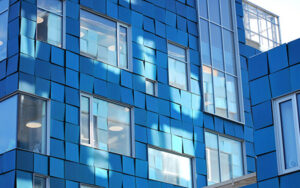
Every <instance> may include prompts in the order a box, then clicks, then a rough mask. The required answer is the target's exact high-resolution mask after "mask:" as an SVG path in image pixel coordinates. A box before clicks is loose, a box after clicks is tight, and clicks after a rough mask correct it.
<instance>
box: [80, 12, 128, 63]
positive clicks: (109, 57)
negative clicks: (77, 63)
mask: <svg viewBox="0 0 300 188" xmlns="http://www.w3.org/2000/svg"><path fill="white" fill-rule="evenodd" d="M116 27H117V24H116V23H115V22H113V21H110V20H108V19H105V18H102V17H100V16H97V15H94V14H92V13H89V12H86V11H83V10H80V52H81V53H83V54H86V55H88V56H91V57H94V58H96V59H98V60H99V61H102V62H104V63H108V64H111V65H114V66H117V48H116V46H117V39H116V36H117V29H116ZM123 32H124V31H123ZM123 37H124V33H123ZM123 46H124V45H123ZM120 48H121V46H120ZM123 49H124V48H123ZM124 50H125V49H124ZM124 50H123V51H124ZM123 58H124V57H123ZM123 64H124V60H123Z"/></svg>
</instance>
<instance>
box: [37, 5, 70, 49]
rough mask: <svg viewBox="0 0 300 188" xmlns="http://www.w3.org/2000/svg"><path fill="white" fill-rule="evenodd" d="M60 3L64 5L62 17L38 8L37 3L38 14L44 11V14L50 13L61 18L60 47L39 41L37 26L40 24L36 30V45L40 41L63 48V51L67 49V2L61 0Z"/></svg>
mask: <svg viewBox="0 0 300 188" xmlns="http://www.w3.org/2000/svg"><path fill="white" fill-rule="evenodd" d="M37 1H39V0H37ZM59 1H61V5H62V6H61V8H62V10H61V12H62V13H61V15H58V14H56V13H53V12H51V11H49V10H46V9H43V8H41V7H38V5H37V2H36V13H37V12H38V11H43V12H46V13H48V14H49V13H50V14H54V15H56V16H59V17H61V43H60V46H57V45H54V44H50V43H48V42H46V41H40V40H38V39H37V28H38V27H37V25H38V24H36V29H35V43H36V42H37V41H39V42H44V43H47V44H49V45H52V46H56V47H58V48H62V49H65V48H66V9H67V7H66V1H65V0H59ZM36 17H37V15H36Z"/></svg>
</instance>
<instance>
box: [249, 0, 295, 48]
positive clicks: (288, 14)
mask: <svg viewBox="0 0 300 188" xmlns="http://www.w3.org/2000/svg"><path fill="white" fill-rule="evenodd" d="M249 1H250V2H252V3H254V4H256V5H258V6H260V7H263V8H264V9H266V10H268V11H270V12H273V13H274V14H276V15H278V16H279V22H280V29H281V41H282V43H287V42H290V41H293V40H295V39H298V38H300V0H249Z"/></svg>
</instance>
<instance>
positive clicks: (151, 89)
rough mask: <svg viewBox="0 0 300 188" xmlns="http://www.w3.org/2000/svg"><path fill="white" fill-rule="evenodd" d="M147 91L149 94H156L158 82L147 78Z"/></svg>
mask: <svg viewBox="0 0 300 188" xmlns="http://www.w3.org/2000/svg"><path fill="white" fill-rule="evenodd" d="M145 82H146V93H147V94H149V95H154V96H156V82H155V81H153V80H149V79H146V81H145Z"/></svg>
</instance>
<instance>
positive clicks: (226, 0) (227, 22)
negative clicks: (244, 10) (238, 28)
mask: <svg viewBox="0 0 300 188" xmlns="http://www.w3.org/2000/svg"><path fill="white" fill-rule="evenodd" d="M231 1H232V0H221V1H220V2H221V10H222V25H223V26H224V27H226V28H228V29H231V30H232V10H231Z"/></svg>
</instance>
